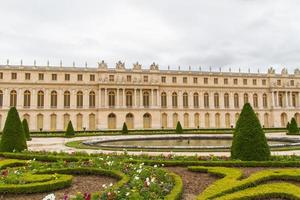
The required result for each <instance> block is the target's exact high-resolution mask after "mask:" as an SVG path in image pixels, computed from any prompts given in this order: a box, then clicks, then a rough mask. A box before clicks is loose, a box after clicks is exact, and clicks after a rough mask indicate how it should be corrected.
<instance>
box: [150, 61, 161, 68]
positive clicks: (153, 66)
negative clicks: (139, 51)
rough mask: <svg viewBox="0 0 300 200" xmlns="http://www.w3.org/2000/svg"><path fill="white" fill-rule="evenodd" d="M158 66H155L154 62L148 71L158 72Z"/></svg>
mask: <svg viewBox="0 0 300 200" xmlns="http://www.w3.org/2000/svg"><path fill="white" fill-rule="evenodd" d="M158 69H159V68H158V64H155V62H153V63H152V64H151V65H150V70H158Z"/></svg>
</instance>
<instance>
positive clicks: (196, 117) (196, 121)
mask: <svg viewBox="0 0 300 200" xmlns="http://www.w3.org/2000/svg"><path fill="white" fill-rule="evenodd" d="M194 124H195V128H199V127H200V115H199V113H195V115H194Z"/></svg>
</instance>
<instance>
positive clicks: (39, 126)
mask: <svg viewBox="0 0 300 200" xmlns="http://www.w3.org/2000/svg"><path fill="white" fill-rule="evenodd" d="M43 126H44V116H43V115H42V114H38V115H37V130H39V131H42V130H43Z"/></svg>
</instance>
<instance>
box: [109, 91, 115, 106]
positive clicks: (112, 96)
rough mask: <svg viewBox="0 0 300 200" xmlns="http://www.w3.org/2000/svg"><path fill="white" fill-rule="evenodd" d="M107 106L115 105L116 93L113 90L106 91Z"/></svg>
mask: <svg viewBox="0 0 300 200" xmlns="http://www.w3.org/2000/svg"><path fill="white" fill-rule="evenodd" d="M108 106H109V107H115V106H116V95H115V92H114V91H109V92H108Z"/></svg>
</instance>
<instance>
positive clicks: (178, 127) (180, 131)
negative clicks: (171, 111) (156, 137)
mask: <svg viewBox="0 0 300 200" xmlns="http://www.w3.org/2000/svg"><path fill="white" fill-rule="evenodd" d="M182 133H183V130H182V126H181V124H180V121H178V122H177V125H176V134H182Z"/></svg>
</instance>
